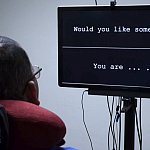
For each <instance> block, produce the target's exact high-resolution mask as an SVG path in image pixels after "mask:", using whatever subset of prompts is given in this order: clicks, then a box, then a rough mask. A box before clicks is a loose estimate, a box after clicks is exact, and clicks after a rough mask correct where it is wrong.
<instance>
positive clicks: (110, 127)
mask: <svg viewBox="0 0 150 150" xmlns="http://www.w3.org/2000/svg"><path fill="white" fill-rule="evenodd" d="M114 100H115V99H114V96H113V100H112V106H111V108H110V104H109V98H108V96H107V105H108V110H109V115H110V123H109V128H108V143H107V144H108V150H110V143H109V137H110V132H111V134H112V138H113V150H114V149H115V147H116V149H117V147H118V146H117V140H116V135H115V129H114V128H115V123H116V119H117V114H116V115H115V117H114V120H113V111H114V110H113V108H114ZM112 120H113V121H112Z"/></svg>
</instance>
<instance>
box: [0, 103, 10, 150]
mask: <svg viewBox="0 0 150 150" xmlns="http://www.w3.org/2000/svg"><path fill="white" fill-rule="evenodd" d="M8 136H9V125H8V118H7V113H6V111H5V108H4V107H3V105H1V104H0V150H7V148H8Z"/></svg>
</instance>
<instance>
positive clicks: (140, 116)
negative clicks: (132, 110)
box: [139, 98, 142, 150]
mask: <svg viewBox="0 0 150 150" xmlns="http://www.w3.org/2000/svg"><path fill="white" fill-rule="evenodd" d="M139 120H140V135H141V145H140V150H142V99H141V98H140V110H139Z"/></svg>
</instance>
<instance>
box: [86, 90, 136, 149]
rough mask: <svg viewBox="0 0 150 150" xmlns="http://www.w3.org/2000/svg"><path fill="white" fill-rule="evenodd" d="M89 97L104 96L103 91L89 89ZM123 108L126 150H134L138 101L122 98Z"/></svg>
mask: <svg viewBox="0 0 150 150" xmlns="http://www.w3.org/2000/svg"><path fill="white" fill-rule="evenodd" d="M88 94H89V95H102V94H101V91H99V90H96V91H95V90H94V89H92V90H91V89H89V90H88ZM122 100H123V108H122V109H121V113H124V114H125V123H124V150H134V139H135V111H136V107H137V99H135V98H126V97H124V98H122Z"/></svg>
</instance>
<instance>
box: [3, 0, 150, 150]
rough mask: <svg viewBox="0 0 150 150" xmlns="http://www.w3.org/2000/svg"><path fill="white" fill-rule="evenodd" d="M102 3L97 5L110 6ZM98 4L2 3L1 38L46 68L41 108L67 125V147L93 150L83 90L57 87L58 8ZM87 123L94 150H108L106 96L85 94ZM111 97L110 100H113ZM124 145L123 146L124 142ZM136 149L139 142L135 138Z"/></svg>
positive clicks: (147, 134)
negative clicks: (24, 50)
mask: <svg viewBox="0 0 150 150" xmlns="http://www.w3.org/2000/svg"><path fill="white" fill-rule="evenodd" d="M109 3H110V1H108V0H107V1H106V0H103V1H101V0H99V1H98V4H100V5H103V4H106V5H109ZM146 3H149V1H148V0H143V1H140V0H131V1H129V0H127V1H125V0H122V1H118V5H122V4H146ZM60 5H95V1H94V0H82V1H81V0H76V1H70V0H26V1H25V0H11V1H10V0H0V35H5V36H8V37H10V38H13V39H15V40H16V41H18V42H19V43H20V44H21V45H22V47H24V48H25V49H26V51H27V53H28V54H29V57H30V58H31V60H32V63H33V64H36V65H39V66H40V67H42V68H43V70H42V75H41V78H40V79H39V85H40V99H41V105H42V106H43V107H45V108H48V109H50V110H52V111H54V112H56V113H57V114H58V115H59V116H60V117H61V118H62V119H63V120H64V122H65V123H66V126H67V135H66V138H65V139H66V146H73V147H76V148H78V149H80V150H90V143H89V140H88V137H87V134H86V132H85V128H84V125H83V122H82V109H81V94H82V92H83V91H84V89H73V88H60V87H58V85H57V6H60ZM84 98H85V100H84V104H85V113H86V123H87V126H88V129H89V132H90V135H91V138H92V140H93V145H94V149H95V150H100V149H102V150H106V149H107V132H108V125H109V113H108V108H107V103H106V97H104V96H88V95H87V94H85V97H84ZM110 98H111V97H110ZM142 104H143V105H142V112H143V117H142V123H143V136H144V137H143V145H144V146H143V149H144V150H149V139H150V128H149V126H150V119H149V117H147V116H148V115H147V114H149V113H150V110H149V107H150V101H149V100H145V99H144V100H143V101H142ZM122 145H123V143H122ZM136 147H137V148H136V150H138V139H137V138H136Z"/></svg>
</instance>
